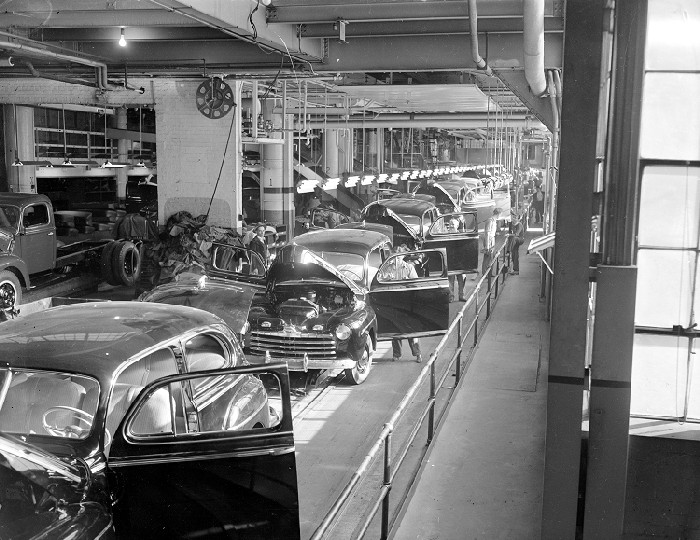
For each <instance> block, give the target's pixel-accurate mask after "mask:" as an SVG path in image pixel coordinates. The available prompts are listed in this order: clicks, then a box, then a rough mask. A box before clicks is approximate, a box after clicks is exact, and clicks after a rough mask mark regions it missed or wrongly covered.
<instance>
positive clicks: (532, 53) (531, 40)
mask: <svg viewBox="0 0 700 540" xmlns="http://www.w3.org/2000/svg"><path fill="white" fill-rule="evenodd" d="M523 56H524V60H525V79H526V80H527V83H528V84H529V85H530V91H531V92H532V93H533V94H534V95H535V96H536V97H543V96H544V95H545V94H546V92H547V80H546V78H545V73H544V0H523Z"/></svg>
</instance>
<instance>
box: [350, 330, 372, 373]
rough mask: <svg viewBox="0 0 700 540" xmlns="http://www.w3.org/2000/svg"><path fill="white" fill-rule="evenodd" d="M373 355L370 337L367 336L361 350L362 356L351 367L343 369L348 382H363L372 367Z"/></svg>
mask: <svg viewBox="0 0 700 540" xmlns="http://www.w3.org/2000/svg"><path fill="white" fill-rule="evenodd" d="M373 357H374V348H373V347H372V338H371V337H369V336H367V337H366V339H365V350H364V351H363V352H362V358H360V360H359V361H358V362H355V365H354V366H353V367H352V368H349V369H346V370H345V376H346V377H347V379H348V381H349V382H350V384H362V383H363V382H365V379H366V378H367V375H369V372H370V371H371V369H372V359H373Z"/></svg>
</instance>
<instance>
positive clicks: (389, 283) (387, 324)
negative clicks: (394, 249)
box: [368, 249, 450, 340]
mask: <svg viewBox="0 0 700 540" xmlns="http://www.w3.org/2000/svg"><path fill="white" fill-rule="evenodd" d="M368 296H369V300H370V303H371V305H372V307H373V308H374V311H375V313H376V315H377V328H378V332H379V339H381V340H386V339H390V338H393V337H420V336H431V335H436V334H443V333H445V331H446V330H447V328H448V327H449V324H450V298H449V296H450V294H449V285H448V280H447V254H446V252H445V250H444V249H430V250H420V251H409V252H405V253H400V254H397V255H392V256H390V257H389V258H387V260H386V261H384V263H383V264H382V265H381V266H380V267H379V271H378V272H377V274H376V276H375V277H374V279H373V280H372V283H371V285H370V290H369V293H368Z"/></svg>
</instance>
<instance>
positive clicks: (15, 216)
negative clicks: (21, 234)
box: [0, 204, 19, 231]
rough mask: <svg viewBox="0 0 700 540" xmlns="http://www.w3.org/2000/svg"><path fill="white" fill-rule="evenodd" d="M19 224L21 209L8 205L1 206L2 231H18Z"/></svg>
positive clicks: (0, 224)
mask: <svg viewBox="0 0 700 540" xmlns="http://www.w3.org/2000/svg"><path fill="white" fill-rule="evenodd" d="M17 223H19V208H17V207H16V206H11V205H8V204H0V229H9V230H11V231H16V230H17Z"/></svg>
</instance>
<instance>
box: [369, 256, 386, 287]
mask: <svg viewBox="0 0 700 540" xmlns="http://www.w3.org/2000/svg"><path fill="white" fill-rule="evenodd" d="M382 262H383V257H382V252H381V248H377V249H375V250H373V251H372V252H371V253H370V254H369V257H368V258H367V278H368V279H367V281H368V283H372V280H373V279H374V276H376V275H377V272H378V271H379V267H380V266H381V265H382Z"/></svg>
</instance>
